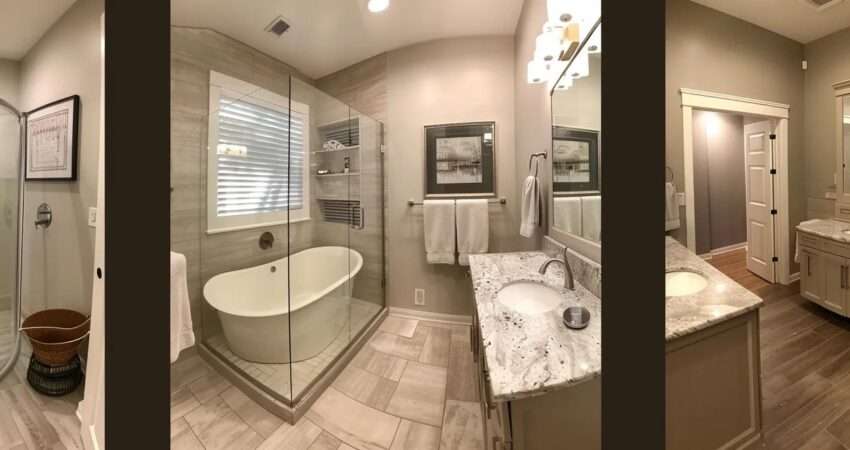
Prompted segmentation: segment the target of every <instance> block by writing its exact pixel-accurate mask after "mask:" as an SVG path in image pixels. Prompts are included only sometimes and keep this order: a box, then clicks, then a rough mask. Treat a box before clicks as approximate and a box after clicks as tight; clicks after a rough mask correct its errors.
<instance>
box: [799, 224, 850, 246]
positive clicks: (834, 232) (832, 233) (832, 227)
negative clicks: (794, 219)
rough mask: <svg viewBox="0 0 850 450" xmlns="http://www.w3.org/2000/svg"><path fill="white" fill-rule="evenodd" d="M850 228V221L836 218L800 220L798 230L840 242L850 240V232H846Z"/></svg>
mask: <svg viewBox="0 0 850 450" xmlns="http://www.w3.org/2000/svg"><path fill="white" fill-rule="evenodd" d="M845 230H850V223H847V222H842V221H840V220H835V219H812V220H806V221H805V222H800V224H799V225H797V231H802V232H803V233H809V234H814V235H815V236H820V237H822V238H827V239H832V240H834V241H840V242H850V234H847V233H844V231H845Z"/></svg>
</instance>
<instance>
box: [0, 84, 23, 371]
mask: <svg viewBox="0 0 850 450" xmlns="http://www.w3.org/2000/svg"><path fill="white" fill-rule="evenodd" d="M0 108H2V109H7V110H9V111H10V112H12V113H14V114H15V116H16V117H17V118H18V135H19V140H18V180H17V181H18V183H17V187H18V203H17V208H16V209H17V211H16V217H17V219H18V220H17V228H16V232H17V234H16V239H15V268H14V271H13V280H14V288H13V289H12V295H13V297H14V298H13V299H12V301H11V302H10V308H11V311H12V320H13V322H12V323H13V325H14V326H13V327H12V330H11V331H12V333H13V337H14V339H15V345H14V348H13V349H12V352H11V353H10V355H9V359H8V360H7V361H6V362H5V363H4V365H3V367H2V368H1V369H0V380H2V379H4V378H5V377H6V375H7V374H8V373H9V372H11V371H12V369H13V368H14V367H15V364H16V363H17V362H18V356H19V355H20V352H21V333H20V331H19V328H20V323H21V266H22V265H23V234H24V215H23V210H24V175H25V173H24V154H25V152H24V147H25V145H26V116H27V115H26V113H22V112H20V111H18V109H17V108H15V107H14V106H12V104H11V103H9V102H7V101H6V100H4V99H2V98H0Z"/></svg>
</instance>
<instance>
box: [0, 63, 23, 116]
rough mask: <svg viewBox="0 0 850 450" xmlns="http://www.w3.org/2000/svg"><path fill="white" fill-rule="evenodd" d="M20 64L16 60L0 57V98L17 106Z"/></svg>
mask: <svg viewBox="0 0 850 450" xmlns="http://www.w3.org/2000/svg"><path fill="white" fill-rule="evenodd" d="M20 72H21V64H20V62H18V61H12V60H10V59H2V58H0V98H2V99H3V100H6V101H7V102H9V103H11V104H12V106H14V107H15V108H17V107H18V92H19V91H20V87H19V86H18V84H19V81H18V79H19V78H20Z"/></svg>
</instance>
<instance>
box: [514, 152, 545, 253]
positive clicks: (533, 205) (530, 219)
mask: <svg viewBox="0 0 850 450" xmlns="http://www.w3.org/2000/svg"><path fill="white" fill-rule="evenodd" d="M537 164H538V159H537V158H535V157H534V155H532V156H531V161H530V163H529V168H528V169H529V170H528V176H527V177H526V178H525V182H523V186H522V209H521V210H520V215H521V217H520V218H521V220H522V223H521V224H520V228H519V234H520V235H521V236H524V237H527V238H530V237H532V236H534V232H535V230H536V229H537V227H539V226H540V225H541V222H543V220H542V217H543V208H542V200H541V198H540V179H539V178H537V174H538V165H537ZM532 168H533V171H532Z"/></svg>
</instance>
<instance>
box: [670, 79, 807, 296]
mask: <svg viewBox="0 0 850 450" xmlns="http://www.w3.org/2000/svg"><path fill="white" fill-rule="evenodd" d="M681 95H682V114H683V135H684V150H685V151H684V156H685V161H684V163H685V215H686V220H685V221H686V224H687V230H686V232H687V234H686V237H687V245H688V248H689V249H690V250H691V251H693V252H695V253H697V254H701V255H704V256H707V257H714V256H715V255H719V254H723V253H727V252H730V251H741V250H743V251H745V252H746V258H745V259H746V265H745V267H746V270H747V271H749V272H751V273H753V274H754V275H756V276H758V277H759V278H761V279H763V280H765V281H767V282H768V283H777V282H778V283H782V284H789V283H791V282H792V281H793V278H794V277H792V275H791V273H790V258H791V257H792V252H791V240H790V228H791V227H790V223H789V214H788V194H787V189H788V188H787V186H788V165H787V161H788V156H787V148H788V109H789V107H788V105H783V104H778V103H773V102H766V101H763V100H755V99H748V98H742V97H734V96H729V95H725V94H717V93H711V92H704V91H693V90H688V89H682V90H681Z"/></svg>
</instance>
